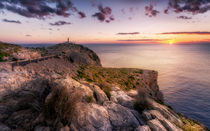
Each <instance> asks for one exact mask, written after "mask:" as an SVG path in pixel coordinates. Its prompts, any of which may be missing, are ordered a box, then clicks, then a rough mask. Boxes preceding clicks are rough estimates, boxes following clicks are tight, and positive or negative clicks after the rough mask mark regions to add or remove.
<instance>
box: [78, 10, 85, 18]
mask: <svg viewBox="0 0 210 131" xmlns="http://www.w3.org/2000/svg"><path fill="white" fill-rule="evenodd" d="M78 14H79V16H80V18H85V17H86V14H85V13H84V12H81V11H79V12H78Z"/></svg>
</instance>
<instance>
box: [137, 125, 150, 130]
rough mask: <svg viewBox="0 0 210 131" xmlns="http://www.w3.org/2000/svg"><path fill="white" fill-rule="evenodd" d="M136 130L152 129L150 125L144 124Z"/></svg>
mask: <svg viewBox="0 0 210 131" xmlns="http://www.w3.org/2000/svg"><path fill="white" fill-rule="evenodd" d="M135 131H151V130H150V128H149V126H147V125H143V126H139V127H138V128H137V129H136V130H135Z"/></svg>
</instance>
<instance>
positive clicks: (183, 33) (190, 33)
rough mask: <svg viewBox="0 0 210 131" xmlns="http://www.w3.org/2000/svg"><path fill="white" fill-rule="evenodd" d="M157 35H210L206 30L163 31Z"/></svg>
mask: <svg viewBox="0 0 210 131" xmlns="http://www.w3.org/2000/svg"><path fill="white" fill-rule="evenodd" d="M158 34H159V35H160V34H161V35H210V32H208V31H194V32H163V33H158Z"/></svg>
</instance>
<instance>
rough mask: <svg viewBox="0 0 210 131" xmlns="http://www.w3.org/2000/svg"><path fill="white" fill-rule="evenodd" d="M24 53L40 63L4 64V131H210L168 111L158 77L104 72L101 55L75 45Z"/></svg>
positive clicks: (0, 111) (0, 70)
mask: <svg viewBox="0 0 210 131" xmlns="http://www.w3.org/2000/svg"><path fill="white" fill-rule="evenodd" d="M15 47H16V46H15ZM13 48H14V47H13V46H12V49H13ZM18 48H21V50H18V51H17V52H15V53H19V51H20V52H21V51H22V50H27V51H28V50H33V51H34V52H36V53H37V54H39V57H35V58H33V59H32V58H30V59H24V61H27V63H26V64H23V65H21V64H20V63H19V64H18V62H21V60H17V61H15V62H12V63H10V62H9V63H8V62H1V63H0V129H1V130H3V131H10V130H36V131H48V130H60V131H64V130H65V131H68V130H73V131H77V130H93V131H94V130H95V131H96V130H101V131H110V130H126V131H129V130H130V131H133V130H134V131H151V130H152V131H181V130H184V131H188V130H193V131H203V130H207V129H206V128H205V127H204V126H203V125H202V124H200V123H198V122H196V121H194V120H191V119H189V118H186V117H184V116H183V115H181V114H178V113H176V112H174V111H173V110H172V109H171V108H169V107H168V106H166V105H164V101H163V95H162V93H161V92H160V90H159V87H158V83H157V77H158V72H156V71H152V70H141V69H133V68H104V67H102V65H101V62H100V59H99V57H98V56H97V54H96V53H94V52H93V51H92V50H90V49H88V48H86V47H84V46H81V45H76V44H72V43H71V44H58V45H55V46H52V47H47V48H34V49H25V48H22V47H19V46H18ZM1 51H2V50H1ZM3 51H5V50H3ZM25 55H27V54H25ZM11 56H12V55H11ZM48 56H53V57H50V58H48V59H47V57H48ZM27 58H29V57H27ZM38 58H39V59H38ZM42 58H45V59H42ZM9 60H10V59H9ZM33 60H36V61H33ZM13 63H15V64H16V66H15V67H13V66H12V65H13Z"/></svg>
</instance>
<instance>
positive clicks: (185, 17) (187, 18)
mask: <svg viewBox="0 0 210 131" xmlns="http://www.w3.org/2000/svg"><path fill="white" fill-rule="evenodd" d="M177 19H184V20H190V19H192V17H188V16H183V15H182V16H178V17H177Z"/></svg>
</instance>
